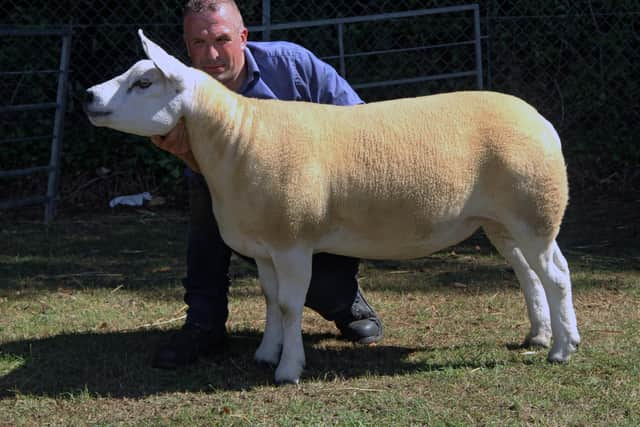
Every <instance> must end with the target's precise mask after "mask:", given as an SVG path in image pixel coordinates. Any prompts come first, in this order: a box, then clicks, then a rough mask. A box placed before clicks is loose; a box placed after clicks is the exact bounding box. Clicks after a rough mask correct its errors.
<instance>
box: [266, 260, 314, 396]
mask: <svg viewBox="0 0 640 427" xmlns="http://www.w3.org/2000/svg"><path fill="white" fill-rule="evenodd" d="M311 256H312V251H311V250H309V249H302V248H296V249H293V250H289V251H286V252H279V253H277V254H273V255H272V260H273V265H274V266H275V269H276V274H277V277H278V305H279V307H280V314H281V316H282V328H283V333H284V336H283V342H282V356H281V358H280V364H279V365H278V368H277V369H276V376H275V380H276V382H277V383H279V384H282V383H291V384H297V383H298V381H299V380H300V374H301V373H302V368H303V367H304V364H305V356H304V347H303V346H302V310H303V308H304V301H305V298H306V296H307V290H308V289H309V282H310V280H311Z"/></svg>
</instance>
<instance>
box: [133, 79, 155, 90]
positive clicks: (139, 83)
mask: <svg viewBox="0 0 640 427" xmlns="http://www.w3.org/2000/svg"><path fill="white" fill-rule="evenodd" d="M131 86H132V87H135V86H137V87H139V88H140V89H146V88H148V87H149V86H151V82H150V81H149V80H145V79H140V80H136V81H135V82H134V83H133V85H131Z"/></svg>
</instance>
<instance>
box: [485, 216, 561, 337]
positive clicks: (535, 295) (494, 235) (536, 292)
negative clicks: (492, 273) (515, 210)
mask: <svg viewBox="0 0 640 427" xmlns="http://www.w3.org/2000/svg"><path fill="white" fill-rule="evenodd" d="M482 228H483V229H484V231H485V233H486V235H487V237H488V238H489V240H490V241H491V243H493V245H494V246H495V247H496V249H497V250H498V252H500V254H501V255H502V256H503V257H504V258H505V259H506V260H507V262H508V263H509V264H510V265H511V267H512V268H513V271H514V272H515V274H516V277H517V278H518V282H519V283H520V287H521V288H522V292H523V293H524V299H525V302H526V304H527V314H528V316H529V322H530V323H531V329H530V330H529V333H528V334H527V336H526V337H525V338H524V342H523V346H527V347H528V346H542V347H549V346H550V345H551V320H550V315H549V304H548V303H547V296H546V294H545V292H544V287H543V286H542V283H541V282H540V278H539V277H538V275H537V274H536V273H535V272H534V271H533V270H532V269H531V267H530V266H529V263H527V261H526V259H525V258H524V255H523V254H522V251H521V250H520V248H518V247H517V246H516V242H515V240H514V239H513V237H512V236H511V235H510V234H509V232H508V231H507V230H506V229H505V228H504V227H503V226H501V225H499V224H497V223H487V224H484V225H483V227H482Z"/></svg>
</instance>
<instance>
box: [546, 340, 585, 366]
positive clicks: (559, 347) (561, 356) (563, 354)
mask: <svg viewBox="0 0 640 427" xmlns="http://www.w3.org/2000/svg"><path fill="white" fill-rule="evenodd" d="M578 344H579V342H576V343H569V344H560V343H554V344H553V347H552V348H551V351H550V352H549V355H548V356H547V360H549V362H552V363H567V362H568V361H569V359H571V355H572V354H573V353H575V352H576V350H577V349H578Z"/></svg>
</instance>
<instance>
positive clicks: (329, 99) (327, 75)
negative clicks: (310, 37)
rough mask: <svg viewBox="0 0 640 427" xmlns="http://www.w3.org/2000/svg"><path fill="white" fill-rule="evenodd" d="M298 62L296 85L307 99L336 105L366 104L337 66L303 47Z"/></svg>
mask: <svg viewBox="0 0 640 427" xmlns="http://www.w3.org/2000/svg"><path fill="white" fill-rule="evenodd" d="M296 62H297V63H296V71H297V74H298V75H297V76H296V77H297V78H296V86H297V90H298V92H299V93H300V95H301V96H302V98H303V99H304V100H305V101H309V102H316V103H320V104H334V105H355V104H364V101H363V100H362V99H361V98H360V97H359V96H358V94H357V93H356V91H355V90H353V88H352V87H351V86H350V85H349V83H347V81H346V80H345V79H343V78H342V77H341V76H340V75H339V74H338V72H337V71H336V70H335V68H333V67H332V66H331V65H329V64H327V63H326V62H324V61H322V60H320V59H319V58H318V57H317V56H315V55H314V54H313V53H311V52H309V51H308V50H306V49H303V50H302V53H301V54H300V55H299V56H298V57H297V61H296Z"/></svg>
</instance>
